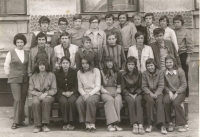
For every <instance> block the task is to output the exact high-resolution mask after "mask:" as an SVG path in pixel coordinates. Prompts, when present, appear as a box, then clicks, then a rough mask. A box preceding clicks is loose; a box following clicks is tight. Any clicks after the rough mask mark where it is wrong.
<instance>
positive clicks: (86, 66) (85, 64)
mask: <svg viewBox="0 0 200 137" xmlns="http://www.w3.org/2000/svg"><path fill="white" fill-rule="evenodd" d="M93 68H94V67H93V64H92V59H91V58H90V57H89V56H84V57H83V58H82V59H81V69H80V71H81V72H82V73H85V72H87V71H93Z"/></svg>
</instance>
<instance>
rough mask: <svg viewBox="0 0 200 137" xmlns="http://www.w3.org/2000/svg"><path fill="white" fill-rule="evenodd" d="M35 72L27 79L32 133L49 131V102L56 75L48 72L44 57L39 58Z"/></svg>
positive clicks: (54, 91)
mask: <svg viewBox="0 0 200 137" xmlns="http://www.w3.org/2000/svg"><path fill="white" fill-rule="evenodd" d="M34 71H35V73H34V74H33V75H32V76H31V78H30V81H29V91H30V93H31V94H32V96H33V98H32V103H33V104H32V108H33V117H34V125H35V129H34V131H33V132H34V133H38V132H40V131H41V129H42V131H44V132H49V131H50V129H49V128H48V127H47V125H48V124H49V118H50V111H51V104H52V103H53V102H54V100H55V99H54V95H55V94H56V92H57V87H56V77H55V75H54V74H53V73H52V72H50V65H49V63H48V61H47V60H46V59H39V60H38V61H37V63H36V65H35V69H34Z"/></svg>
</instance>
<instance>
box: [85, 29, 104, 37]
mask: <svg viewBox="0 0 200 137" xmlns="http://www.w3.org/2000/svg"><path fill="white" fill-rule="evenodd" d="M91 33H93V31H92V29H89V30H88V34H91ZM97 34H99V35H101V36H102V37H103V35H104V34H103V31H100V30H99V29H98V31H97Z"/></svg>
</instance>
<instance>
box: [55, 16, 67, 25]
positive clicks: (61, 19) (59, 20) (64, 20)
mask: <svg viewBox="0 0 200 137" xmlns="http://www.w3.org/2000/svg"><path fill="white" fill-rule="evenodd" d="M61 21H62V22H66V25H68V24H69V23H68V21H67V19H66V18H64V17H62V18H59V19H58V25H59V24H60V22H61Z"/></svg>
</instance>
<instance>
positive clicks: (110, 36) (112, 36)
mask: <svg viewBox="0 0 200 137" xmlns="http://www.w3.org/2000/svg"><path fill="white" fill-rule="evenodd" d="M106 37H107V43H108V45H110V46H114V45H116V42H117V37H116V33H115V32H112V31H111V32H108V33H107V34H106Z"/></svg>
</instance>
